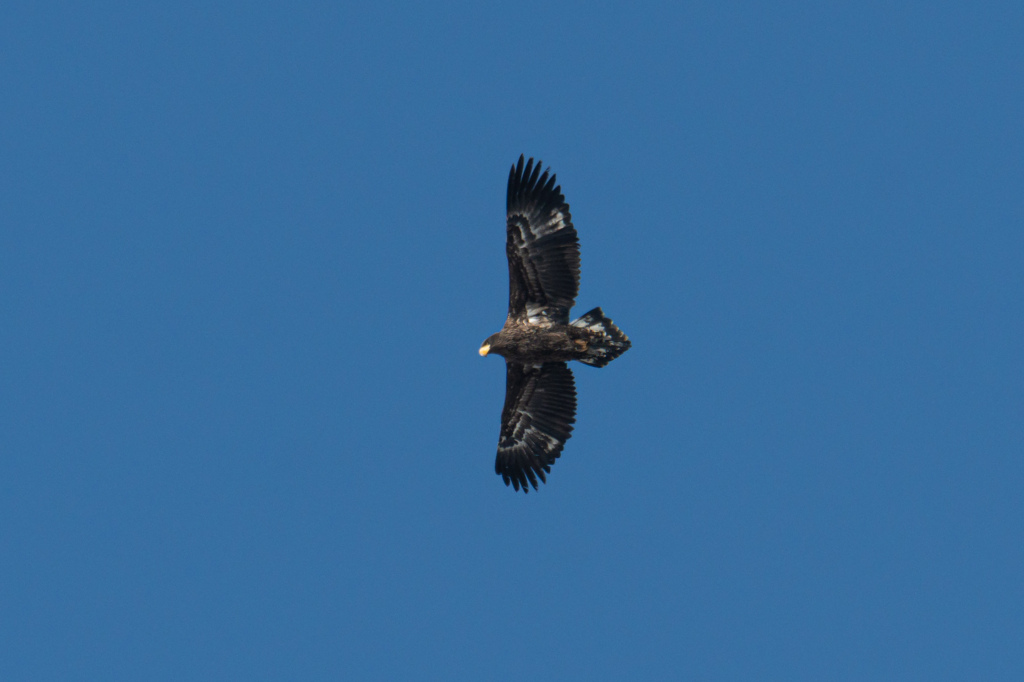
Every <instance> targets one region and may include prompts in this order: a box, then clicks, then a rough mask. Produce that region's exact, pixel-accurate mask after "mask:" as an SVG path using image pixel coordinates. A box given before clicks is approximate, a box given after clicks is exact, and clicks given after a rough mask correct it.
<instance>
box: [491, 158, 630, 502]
mask: <svg viewBox="0 0 1024 682" xmlns="http://www.w3.org/2000/svg"><path fill="white" fill-rule="evenodd" d="M524 163H525V165H524ZM540 169H541V162H539V161H538V162H537V164H536V165H534V163H533V159H530V160H529V161H528V162H526V161H525V159H524V157H522V156H520V157H519V163H518V164H516V165H514V166H512V170H511V171H510V172H509V176H508V195H507V199H506V202H507V203H506V208H507V211H506V213H507V222H506V225H507V230H506V244H505V251H506V254H507V256H508V279H509V286H508V289H509V292H508V317H507V318H506V320H505V325H504V326H503V327H502V329H501V331H499V332H498V333H497V334H492V335H491V336H490V337H488V338H487V340H486V341H484V343H483V345H482V346H481V347H480V355H488V354H490V353H496V354H498V355H501V356H503V357H504V358H505V363H506V379H505V407H504V408H503V409H502V412H501V434H500V436H499V438H498V456H497V460H496V461H495V465H494V468H495V471H496V472H497V473H498V474H500V475H501V477H502V478H503V479H504V480H505V485H510V484H511V485H512V486H513V487H514V488H515V489H516V490H520V489H521V490H523V491H524V492H529V488H528V485H532V486H533V488H534V489H535V490H536V489H537V480H538V479H540V481H541V482H545V481H546V476H545V475H546V474H547V473H550V471H551V465H552V464H554V462H555V460H556V459H557V458H558V457H559V455H560V454H561V453H562V448H563V447H564V446H565V442H566V440H568V439H569V436H570V435H571V433H572V429H573V423H574V422H575V421H576V386H575V382H574V381H573V376H572V370H570V369H569V367H568V366H567V365H566V362H568V361H569V360H579V361H580V362H583V363H585V364H588V365H591V366H593V367H604V366H605V365H607V364H608V363H609V362H611V361H612V360H614V359H615V358H617V357H618V356H620V355H622V354H623V353H625V352H626V350H627V349H629V347H630V342H629V339H628V338H626V335H625V334H623V333H622V331H620V330H619V328H618V327H616V326H615V325H614V324H613V323H612V321H611V320H610V319H608V318H606V317H605V316H604V314H603V313H602V312H601V309H600V308H594V309H593V310H591V311H590V312H588V313H586V314H585V315H583V316H582V317H580V318H579V319H576V320H573V321H572V322H570V321H569V310H570V309H571V308H572V307H573V305H574V304H575V303H576V294H577V293H578V291H579V283H580V248H579V240H578V238H577V236H576V229H575V228H574V227H573V225H572V216H571V215H570V213H569V205H568V204H567V203H565V197H564V196H562V189H561V187H559V186H557V185H556V184H555V175H554V174H553V173H551V174H550V175H549V173H550V169H547V170H545V171H544V172H543V173H541V170H540Z"/></svg>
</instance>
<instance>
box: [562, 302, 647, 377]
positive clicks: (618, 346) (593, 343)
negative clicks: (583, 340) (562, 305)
mask: <svg viewBox="0 0 1024 682" xmlns="http://www.w3.org/2000/svg"><path fill="white" fill-rule="evenodd" d="M569 324H571V325H572V326H574V327H581V328H583V329H589V330H590V331H591V332H593V333H594V334H595V336H594V337H593V338H592V339H591V340H590V344H589V347H588V348H587V354H586V355H585V356H584V357H582V358H580V359H579V360H580V362H583V363H586V364H588V365H592V366H594V367H604V366H605V365H607V364H608V363H609V362H611V361H612V360H614V359H615V358H617V357H619V356H620V355H622V354H623V353H625V352H626V351H627V350H629V347H630V345H632V344H630V342H629V338H628V337H627V336H626V335H625V334H623V333H622V330H621V329H619V328H618V327H616V326H615V323H614V322H612V321H611V320H610V319H608V318H607V317H605V316H604V313H603V312H602V311H601V309H600V308H594V309H593V310H591V311H590V312H589V313H586V314H585V315H583V316H582V317H580V318H579V319H578V320H573V321H572V322H570V323H569Z"/></svg>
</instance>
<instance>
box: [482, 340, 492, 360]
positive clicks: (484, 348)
mask: <svg viewBox="0 0 1024 682" xmlns="http://www.w3.org/2000/svg"><path fill="white" fill-rule="evenodd" d="M490 352H491V344H489V343H485V344H484V345H482V346H480V357H483V356H485V355H487V354H488V353H490Z"/></svg>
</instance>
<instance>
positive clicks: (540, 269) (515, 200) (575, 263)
mask: <svg viewBox="0 0 1024 682" xmlns="http://www.w3.org/2000/svg"><path fill="white" fill-rule="evenodd" d="M541 163H542V162H541V161H538V162H537V164H536V165H534V163H533V159H532V158H531V159H530V160H529V161H528V162H527V163H526V166H525V167H524V166H523V157H522V156H520V157H519V163H518V164H517V165H515V166H512V170H511V171H509V174H508V199H507V203H506V207H507V225H508V235H507V241H506V243H505V251H506V253H507V254H508V317H509V319H510V320H521V321H529V322H530V323H532V324H544V325H546V324H551V323H553V322H554V323H558V324H567V323H568V322H569V309H570V308H572V306H573V304H574V303H575V302H576V294H577V293H578V292H579V288H580V244H579V240H578V239H577V237H576V228H574V227H573V226H572V216H571V215H570V214H569V204H567V203H565V197H564V196H562V188H561V187H558V186H556V185H555V176H554V174H551V175H550V177H549V176H548V173H549V171H550V170H551V169H550V168H549V169H547V170H545V171H544V173H543V174H542V173H541V172H540V167H541Z"/></svg>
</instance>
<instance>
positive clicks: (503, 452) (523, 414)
mask: <svg viewBox="0 0 1024 682" xmlns="http://www.w3.org/2000/svg"><path fill="white" fill-rule="evenodd" d="M505 365H506V377H505V407H504V408H503V409H502V411H501V435H500V436H499V438H498V458H497V460H495V462H494V471H495V472H496V473H498V474H500V475H501V477H502V478H503V479H505V485H509V484H510V483H511V484H512V486H513V487H514V488H515V489H516V490H519V489H520V488H522V490H523V492H529V491H530V490H529V488H528V487H527V483H529V484H530V485H532V486H533V489H534V490H536V489H537V479H538V478H539V479H540V480H541V482H542V483H543V482H545V481H546V479H545V476H544V475H545V474H546V473H550V471H551V465H552V464H554V463H555V460H556V459H558V456H559V455H560V454H562V447H563V446H564V445H565V441H567V440H568V439H569V436H570V435H571V434H572V425H573V423H574V422H575V421H576V384H575V382H573V378H572V370H571V369H569V368H568V367H567V366H566V364H565V363H564V362H548V363H545V364H543V365H541V366H539V367H535V366H529V365H521V364H519V363H517V362H506V363H505Z"/></svg>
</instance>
